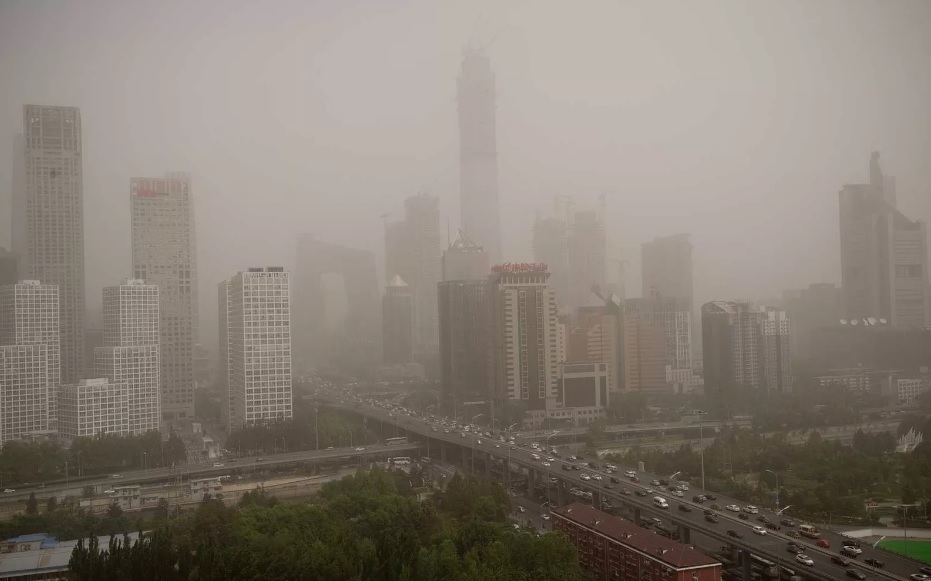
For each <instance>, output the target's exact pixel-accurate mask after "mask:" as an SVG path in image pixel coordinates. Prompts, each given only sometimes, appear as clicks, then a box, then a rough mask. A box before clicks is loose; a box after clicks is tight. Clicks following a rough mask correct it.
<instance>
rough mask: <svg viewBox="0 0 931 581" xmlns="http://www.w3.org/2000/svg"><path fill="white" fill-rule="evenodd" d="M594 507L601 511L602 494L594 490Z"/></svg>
mask: <svg viewBox="0 0 931 581" xmlns="http://www.w3.org/2000/svg"><path fill="white" fill-rule="evenodd" d="M592 506H594V507H595V508H597V509H598V510H601V493H600V492H598V491H597V490H592Z"/></svg>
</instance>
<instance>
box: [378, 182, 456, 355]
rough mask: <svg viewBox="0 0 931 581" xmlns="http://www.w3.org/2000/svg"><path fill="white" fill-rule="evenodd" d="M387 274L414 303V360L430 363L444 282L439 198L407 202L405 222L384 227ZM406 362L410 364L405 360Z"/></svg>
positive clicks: (436, 346)
mask: <svg viewBox="0 0 931 581" xmlns="http://www.w3.org/2000/svg"><path fill="white" fill-rule="evenodd" d="M385 275H386V277H387V278H388V279H389V280H390V279H393V277H395V276H400V277H401V278H402V279H403V280H404V281H405V283H407V285H408V288H409V291H410V294H411V297H412V298H413V304H414V311H413V316H414V357H415V360H417V361H418V362H428V361H430V360H431V359H433V358H434V357H436V353H437V351H438V349H439V343H438V341H439V339H438V336H437V333H438V330H437V306H436V285H437V283H438V282H440V280H441V279H442V258H441V252H440V206H439V199H437V198H436V197H434V196H428V195H426V194H418V195H416V196H411V197H410V198H407V199H406V200H404V220H402V221H400V222H393V223H387V224H385ZM405 363H409V361H406V362H405Z"/></svg>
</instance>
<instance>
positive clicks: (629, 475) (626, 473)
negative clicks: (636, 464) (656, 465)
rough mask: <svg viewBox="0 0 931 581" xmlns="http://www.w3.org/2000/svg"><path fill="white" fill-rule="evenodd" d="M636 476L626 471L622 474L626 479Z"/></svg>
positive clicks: (634, 473) (632, 472) (630, 471)
mask: <svg viewBox="0 0 931 581" xmlns="http://www.w3.org/2000/svg"><path fill="white" fill-rule="evenodd" d="M636 475H637V473H636V472H634V471H633V470H628V471H626V472H624V476H626V477H628V478H633V477H634V476H636Z"/></svg>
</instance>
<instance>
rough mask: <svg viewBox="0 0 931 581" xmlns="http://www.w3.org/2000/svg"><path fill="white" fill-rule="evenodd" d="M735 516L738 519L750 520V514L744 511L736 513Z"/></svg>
mask: <svg viewBox="0 0 931 581" xmlns="http://www.w3.org/2000/svg"><path fill="white" fill-rule="evenodd" d="M737 518H739V519H740V520H750V515H749V514H747V513H745V512H742V513H740V514H738V515H737Z"/></svg>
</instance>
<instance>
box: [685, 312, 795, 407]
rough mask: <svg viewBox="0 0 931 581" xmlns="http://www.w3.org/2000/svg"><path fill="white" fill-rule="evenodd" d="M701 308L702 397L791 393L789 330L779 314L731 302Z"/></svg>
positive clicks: (782, 315) (788, 325) (786, 321)
mask: <svg viewBox="0 0 931 581" xmlns="http://www.w3.org/2000/svg"><path fill="white" fill-rule="evenodd" d="M701 310H702V333H703V334H704V345H705V349H704V363H705V364H704V372H705V389H706V393H711V394H721V393H725V392H726V391H727V390H728V389H730V388H753V389H759V390H763V391H766V392H770V393H772V392H789V391H792V357H791V340H792V338H791V326H790V323H789V317H788V315H786V313H785V311H782V310H779V309H773V308H767V307H757V306H755V305H753V304H751V303H749V302H733V301H732V302H726V301H713V302H710V303H705V304H704V305H703V306H702V309H701Z"/></svg>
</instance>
